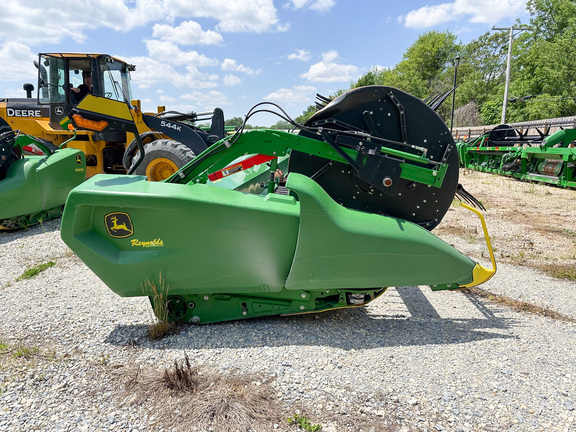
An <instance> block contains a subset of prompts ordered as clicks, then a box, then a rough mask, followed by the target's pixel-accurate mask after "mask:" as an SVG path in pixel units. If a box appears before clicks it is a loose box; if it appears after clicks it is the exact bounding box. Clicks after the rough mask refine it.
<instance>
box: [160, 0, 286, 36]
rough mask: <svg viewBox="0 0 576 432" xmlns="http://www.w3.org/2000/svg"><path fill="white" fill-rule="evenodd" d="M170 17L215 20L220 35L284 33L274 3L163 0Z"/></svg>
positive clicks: (237, 0)
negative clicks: (230, 33)
mask: <svg viewBox="0 0 576 432" xmlns="http://www.w3.org/2000/svg"><path fill="white" fill-rule="evenodd" d="M164 5H165V7H166V10H168V11H170V14H171V15H172V16H173V17H175V18H176V17H179V16H187V17H198V18H214V19H216V20H218V21H219V22H218V24H217V26H216V29H217V30H218V31H221V32H233V33H237V32H254V33H263V32H268V31H283V30H286V26H283V25H281V24H280V23H279V19H278V16H277V11H276V8H275V7H274V2H273V0H235V1H233V2H231V1H229V0H210V1H209V2H207V1H205V0H164Z"/></svg>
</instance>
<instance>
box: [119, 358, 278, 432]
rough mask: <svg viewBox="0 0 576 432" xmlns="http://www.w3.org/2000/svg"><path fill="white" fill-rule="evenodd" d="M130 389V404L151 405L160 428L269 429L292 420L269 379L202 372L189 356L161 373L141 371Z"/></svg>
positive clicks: (223, 431)
mask: <svg viewBox="0 0 576 432" xmlns="http://www.w3.org/2000/svg"><path fill="white" fill-rule="evenodd" d="M125 388H126V392H125V395H124V397H125V399H124V403H128V404H131V405H146V406H148V407H149V408H150V411H149V412H150V414H149V415H153V416H154V418H155V424H154V425H151V426H153V427H155V428H168V429H171V428H176V430H187V431H189V430H212V431H214V432H229V431H230V432H231V431H255V432H259V431H263V432H264V431H269V430H272V429H273V425H274V424H277V425H279V424H281V423H282V422H285V419H286V418H287V413H286V412H285V411H284V409H283V408H282V407H281V404H280V402H279V401H278V400H277V396H276V392H275V391H274V389H273V387H272V386H271V384H270V383H269V382H263V381H262V379H260V378H258V377H255V376H252V375H235V376H226V375H222V374H219V373H214V372H209V371H206V370H204V371H200V370H199V369H198V368H197V367H193V366H192V365H191V364H190V359H189V357H188V355H185V357H184V359H183V360H182V361H177V360H175V361H174V365H173V366H172V367H171V368H167V369H165V370H164V371H163V372H162V373H161V374H158V371H143V370H142V369H138V370H137V371H136V372H135V373H134V374H132V376H131V377H130V378H129V379H128V381H127V382H126V386H125ZM194 428H196V429H194ZM278 430H282V429H278Z"/></svg>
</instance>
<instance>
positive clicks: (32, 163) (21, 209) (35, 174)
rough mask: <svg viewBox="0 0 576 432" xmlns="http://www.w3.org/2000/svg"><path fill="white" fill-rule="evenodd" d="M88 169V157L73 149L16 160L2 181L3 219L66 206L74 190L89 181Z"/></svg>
mask: <svg viewBox="0 0 576 432" xmlns="http://www.w3.org/2000/svg"><path fill="white" fill-rule="evenodd" d="M85 166H86V163H85V159H84V154H83V153H82V152H81V151H80V150H77V149H72V148H70V149H68V148H67V149H61V150H57V151H56V152H55V153H54V154H52V155H50V156H26V157H24V158H22V159H20V160H17V161H15V162H14V163H12V164H11V165H10V168H9V169H8V172H7V174H6V178H5V179H3V180H2V181H1V182H0V197H1V198H2V199H1V200H0V219H9V218H14V217H18V216H21V215H26V214H31V213H36V212H40V211H43V210H48V209H51V208H54V207H57V206H61V205H63V204H64V203H65V202H66V198H67V196H68V193H69V192H70V190H71V189H72V188H74V187H75V186H77V185H78V184H80V183H81V182H83V181H84V179H85V178H86V169H85Z"/></svg>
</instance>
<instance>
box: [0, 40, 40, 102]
mask: <svg viewBox="0 0 576 432" xmlns="http://www.w3.org/2000/svg"><path fill="white" fill-rule="evenodd" d="M37 59H38V56H37V55H36V54H34V53H33V52H32V51H31V50H30V48H28V47H27V46H26V45H24V44H22V43H20V42H6V43H5V44H3V45H2V46H1V48H0V65H2V67H1V68H0V80H5V81H21V80H22V79H25V80H30V82H32V83H35V82H36V77H37V72H36V68H35V67H34V63H33V62H34V60H37ZM34 87H36V85H34ZM22 94H23V93H22ZM22 94H21V95H20V96H22Z"/></svg>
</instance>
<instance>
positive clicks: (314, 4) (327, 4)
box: [284, 0, 335, 12]
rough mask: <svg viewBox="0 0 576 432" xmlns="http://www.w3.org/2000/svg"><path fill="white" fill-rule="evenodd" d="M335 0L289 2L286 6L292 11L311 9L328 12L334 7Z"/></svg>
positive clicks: (290, 0) (292, 0)
mask: <svg viewBox="0 0 576 432" xmlns="http://www.w3.org/2000/svg"><path fill="white" fill-rule="evenodd" d="M334 3H335V2H334V0H289V1H288V3H286V4H285V5H284V6H285V7H288V8H291V9H311V10H316V11H319V12H326V11H329V10H330V9H332V6H334Z"/></svg>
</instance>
